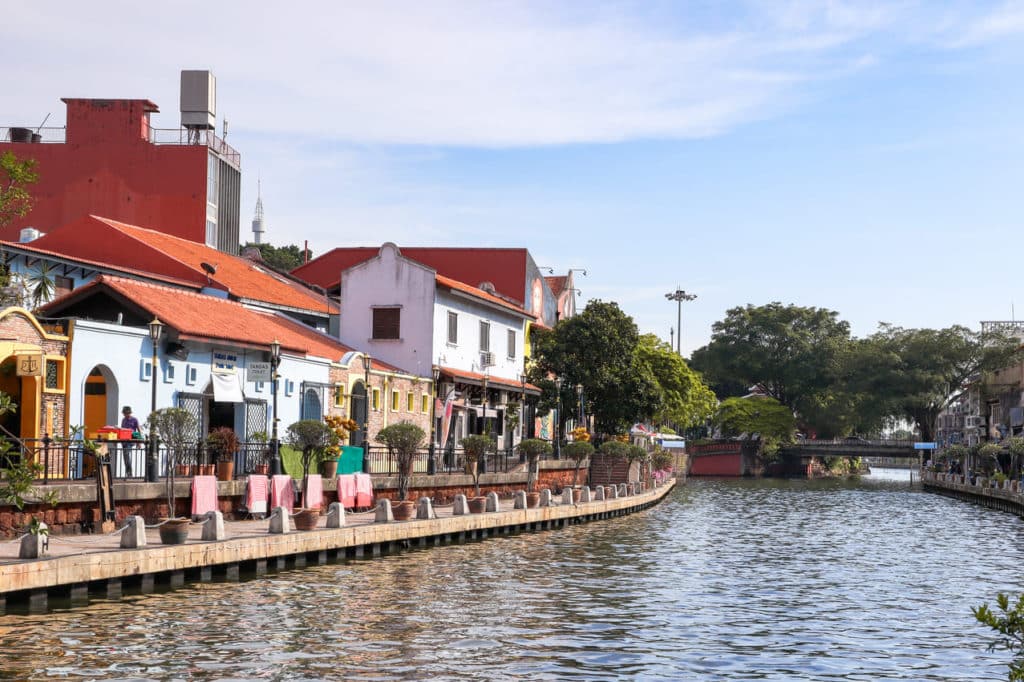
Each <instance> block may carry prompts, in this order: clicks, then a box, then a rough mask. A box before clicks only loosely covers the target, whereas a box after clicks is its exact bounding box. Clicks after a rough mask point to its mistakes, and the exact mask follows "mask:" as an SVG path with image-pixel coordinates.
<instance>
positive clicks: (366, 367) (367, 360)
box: [363, 353, 373, 474]
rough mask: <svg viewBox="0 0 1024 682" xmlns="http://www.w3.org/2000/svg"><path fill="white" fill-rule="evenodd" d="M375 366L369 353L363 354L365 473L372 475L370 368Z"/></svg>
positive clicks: (371, 393)
mask: <svg viewBox="0 0 1024 682" xmlns="http://www.w3.org/2000/svg"><path fill="white" fill-rule="evenodd" d="M372 366H373V358H371V357H370V355H369V354H368V353H363V371H364V372H365V375H364V377H363V383H365V384H366V414H365V415H364V419H363V473H364V474H368V473H370V399H371V397H372V396H373V392H372V391H371V390H370V367H372Z"/></svg>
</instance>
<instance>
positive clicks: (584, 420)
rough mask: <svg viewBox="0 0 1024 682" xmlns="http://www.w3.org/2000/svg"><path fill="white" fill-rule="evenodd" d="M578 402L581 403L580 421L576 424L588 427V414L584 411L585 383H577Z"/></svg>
mask: <svg viewBox="0 0 1024 682" xmlns="http://www.w3.org/2000/svg"><path fill="white" fill-rule="evenodd" d="M576 402H577V403H579V406H580V412H579V415H580V423H579V424H577V425H576V426H582V427H583V428H587V416H586V413H585V412H584V411H583V384H576Z"/></svg>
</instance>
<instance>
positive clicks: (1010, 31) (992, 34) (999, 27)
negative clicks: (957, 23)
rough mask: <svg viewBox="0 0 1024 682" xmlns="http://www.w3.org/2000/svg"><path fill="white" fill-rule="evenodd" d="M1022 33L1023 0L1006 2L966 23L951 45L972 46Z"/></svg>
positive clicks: (1023, 31)
mask: <svg viewBox="0 0 1024 682" xmlns="http://www.w3.org/2000/svg"><path fill="white" fill-rule="evenodd" d="M1022 34H1024V2H1007V3H1005V4H1004V5H1002V6H1000V7H998V8H997V9H995V10H994V11H992V12H991V13H989V14H985V15H983V16H980V17H978V18H975V19H973V20H971V21H968V22H967V23H966V27H964V28H962V29H960V30H958V31H957V33H956V34H955V37H954V38H953V40H952V41H951V43H950V46H951V47H974V46H978V45H985V44H988V43H992V42H995V41H1000V40H1004V39H1007V38H1014V37H1019V36H1021V35H1022Z"/></svg>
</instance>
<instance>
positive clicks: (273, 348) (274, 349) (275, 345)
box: [270, 339, 281, 361]
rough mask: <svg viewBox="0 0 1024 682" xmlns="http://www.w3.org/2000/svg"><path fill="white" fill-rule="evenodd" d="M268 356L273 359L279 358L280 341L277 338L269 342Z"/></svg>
mask: <svg viewBox="0 0 1024 682" xmlns="http://www.w3.org/2000/svg"><path fill="white" fill-rule="evenodd" d="M270 357H271V358H273V359H274V360H275V361H276V360H279V359H280V358H281V342H280V341H278V340H277V339H274V340H273V341H272V342H271V343H270Z"/></svg>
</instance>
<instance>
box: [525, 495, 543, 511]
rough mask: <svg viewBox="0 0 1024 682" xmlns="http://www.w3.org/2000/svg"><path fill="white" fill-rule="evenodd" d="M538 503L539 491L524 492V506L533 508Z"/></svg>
mask: <svg viewBox="0 0 1024 682" xmlns="http://www.w3.org/2000/svg"><path fill="white" fill-rule="evenodd" d="M538 504H540V493H526V506H527V507H528V508H529V509H533V508H534V507H536V506H537V505H538Z"/></svg>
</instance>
